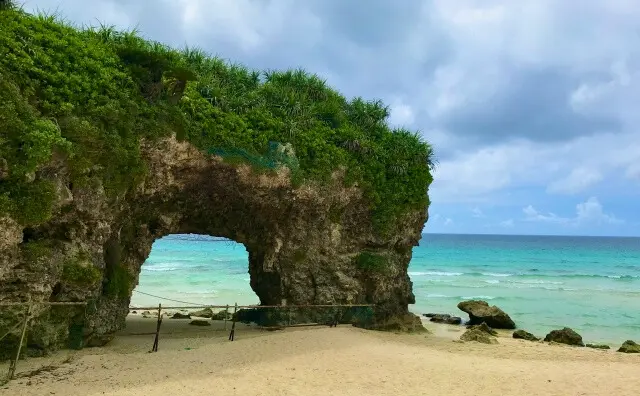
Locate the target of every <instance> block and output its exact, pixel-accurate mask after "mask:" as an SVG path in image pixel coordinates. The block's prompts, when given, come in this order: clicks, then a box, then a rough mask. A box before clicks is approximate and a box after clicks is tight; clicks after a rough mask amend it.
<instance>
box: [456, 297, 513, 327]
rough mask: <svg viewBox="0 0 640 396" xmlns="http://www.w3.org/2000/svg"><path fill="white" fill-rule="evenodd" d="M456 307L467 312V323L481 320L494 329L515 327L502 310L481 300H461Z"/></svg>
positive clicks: (476, 322)
mask: <svg viewBox="0 0 640 396" xmlns="http://www.w3.org/2000/svg"><path fill="white" fill-rule="evenodd" d="M458 309H460V310H461V311H463V312H466V313H468V314H469V324H470V325H476V324H480V323H482V322H485V323H487V324H488V325H489V326H491V327H493V328H496V329H515V328H516V324H515V323H514V321H513V320H511V318H510V317H509V315H507V314H506V313H505V312H504V311H503V310H501V309H500V308H498V307H496V306H495V305H491V306H490V305H489V304H488V303H487V302H486V301H482V300H469V301H462V302H460V303H459V304H458Z"/></svg>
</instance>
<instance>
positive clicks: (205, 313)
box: [190, 308, 213, 318]
mask: <svg viewBox="0 0 640 396" xmlns="http://www.w3.org/2000/svg"><path fill="white" fill-rule="evenodd" d="M190 315H192V316H197V317H199V318H211V317H212V316H213V311H212V310H211V308H204V309H201V310H199V311H195V312H191V313H190Z"/></svg>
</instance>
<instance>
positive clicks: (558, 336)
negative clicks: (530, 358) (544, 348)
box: [544, 327, 584, 347]
mask: <svg viewBox="0 0 640 396" xmlns="http://www.w3.org/2000/svg"><path fill="white" fill-rule="evenodd" d="M544 340H545V341H547V342H557V343H559V344H566V345H574V346H581V347H583V346H584V342H582V336H581V335H580V334H578V333H576V332H575V331H573V330H572V329H570V328H568V327H565V328H563V329H561V330H552V331H551V332H550V333H549V334H547V336H546V337H544Z"/></svg>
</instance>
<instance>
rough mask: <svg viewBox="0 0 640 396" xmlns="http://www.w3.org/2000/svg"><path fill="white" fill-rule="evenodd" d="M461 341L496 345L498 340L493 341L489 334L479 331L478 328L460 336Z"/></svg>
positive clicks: (493, 338)
mask: <svg viewBox="0 0 640 396" xmlns="http://www.w3.org/2000/svg"><path fill="white" fill-rule="evenodd" d="M460 340H461V341H476V342H480V343H483V344H497V343H498V340H496V339H495V337H493V336H492V335H491V334H489V333H487V332H486V331H483V330H481V329H480V328H478V327H476V328H471V329H469V330H467V331H465V332H464V333H463V334H462V335H461V336H460Z"/></svg>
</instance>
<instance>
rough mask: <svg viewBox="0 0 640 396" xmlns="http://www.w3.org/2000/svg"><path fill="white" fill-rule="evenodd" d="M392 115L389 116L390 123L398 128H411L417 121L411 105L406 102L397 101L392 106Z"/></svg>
mask: <svg viewBox="0 0 640 396" xmlns="http://www.w3.org/2000/svg"><path fill="white" fill-rule="evenodd" d="M390 108H391V114H390V115H389V123H390V124H391V125H393V126H398V127H409V126H410V125H411V124H413V122H414V120H415V114H414V113H413V109H412V108H411V106H410V105H408V104H406V103H405V102H404V101H402V100H399V99H396V100H395V101H394V102H393V104H392V105H391V106H390Z"/></svg>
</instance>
